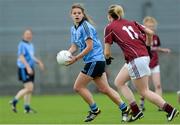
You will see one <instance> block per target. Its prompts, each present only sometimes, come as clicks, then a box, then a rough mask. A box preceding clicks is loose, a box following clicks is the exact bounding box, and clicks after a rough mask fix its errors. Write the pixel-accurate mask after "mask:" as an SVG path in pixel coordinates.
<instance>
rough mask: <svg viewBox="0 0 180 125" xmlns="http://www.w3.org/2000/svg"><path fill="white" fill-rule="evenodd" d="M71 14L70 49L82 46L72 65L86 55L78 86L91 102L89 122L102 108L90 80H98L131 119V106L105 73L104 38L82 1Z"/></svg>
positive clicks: (70, 62) (123, 113)
mask: <svg viewBox="0 0 180 125" xmlns="http://www.w3.org/2000/svg"><path fill="white" fill-rule="evenodd" d="M71 17H72V20H73V22H74V26H72V28H71V46H70V48H69V51H70V52H71V53H72V54H73V53H74V52H75V51H76V50H77V49H78V48H80V53H79V54H77V55H76V56H73V57H72V60H71V61H69V62H68V63H69V65H71V64H73V63H75V62H76V61H78V60H80V59H81V58H83V61H84V63H85V66H84V69H83V70H82V71H81V72H80V73H79V75H78V77H77V79H76V81H75V84H74V90H75V91H76V92H77V93H78V94H79V95H80V96H81V97H82V98H83V99H84V101H85V102H86V103H88V105H89V107H90V111H89V114H88V116H87V117H86V119H85V122H90V121H92V120H94V119H95V117H96V116H97V115H98V114H99V113H100V112H101V111H100V109H99V108H98V106H97V104H96V103H95V101H94V99H93V96H92V94H91V92H90V91H89V90H88V89H87V85H88V83H89V82H90V81H92V80H93V81H94V82H95V84H96V86H97V88H98V89H99V90H100V91H101V92H102V93H104V94H106V95H107V96H108V97H109V98H110V99H111V100H112V101H113V102H114V103H115V104H117V105H118V106H119V108H120V110H121V111H122V120H123V121H126V120H127V115H128V108H127V106H126V104H125V103H124V102H123V101H122V100H121V98H120V96H119V94H118V93H117V92H116V91H115V90H113V89H112V88H111V87H110V86H109V84H108V81H107V77H106V74H105V58H104V55H103V48H102V45H101V41H100V40H99V39H98V38H97V33H96V30H95V28H94V27H93V25H92V21H91V20H90V19H89V18H88V16H87V15H86V13H85V9H84V8H83V6H82V5H81V4H74V5H72V8H71Z"/></svg>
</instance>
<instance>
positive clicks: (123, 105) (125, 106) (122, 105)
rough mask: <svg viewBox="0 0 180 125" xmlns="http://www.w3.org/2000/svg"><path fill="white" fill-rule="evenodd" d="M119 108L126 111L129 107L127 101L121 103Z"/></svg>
mask: <svg viewBox="0 0 180 125" xmlns="http://www.w3.org/2000/svg"><path fill="white" fill-rule="evenodd" d="M119 109H120V110H121V111H122V112H124V111H126V109H127V105H126V103H124V102H123V103H120V104H119Z"/></svg>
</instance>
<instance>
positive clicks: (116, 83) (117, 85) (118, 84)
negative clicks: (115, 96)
mask: <svg viewBox="0 0 180 125" xmlns="http://www.w3.org/2000/svg"><path fill="white" fill-rule="evenodd" d="M114 85H115V86H116V87H117V88H119V87H120V86H121V84H120V82H119V81H118V80H117V79H115V80H114Z"/></svg>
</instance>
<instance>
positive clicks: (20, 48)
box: [18, 43, 26, 56]
mask: <svg viewBox="0 0 180 125" xmlns="http://www.w3.org/2000/svg"><path fill="white" fill-rule="evenodd" d="M25 52H26V51H25V46H24V45H23V44H22V43H20V44H19V45H18V56H20V55H25Z"/></svg>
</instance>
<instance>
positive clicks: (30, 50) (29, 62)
mask: <svg viewBox="0 0 180 125" xmlns="http://www.w3.org/2000/svg"><path fill="white" fill-rule="evenodd" d="M31 41H32V31H31V30H30V29H27V30H25V31H24V34H23V39H22V40H21V41H20V43H19V45H18V59H17V66H18V75H19V80H20V81H22V82H23V85H24V88H23V89H21V90H20V91H19V92H18V93H17V95H16V96H15V97H14V99H13V100H12V101H10V104H11V107H12V110H13V111H14V112H15V113H16V112H17V109H16V105H17V103H18V100H19V99H20V98H21V97H24V111H25V113H31V112H35V111H34V110H33V109H32V108H31V107H30V101H31V94H32V92H33V88H34V84H33V83H34V77H35V76H34V75H35V72H34V66H35V64H36V63H37V64H38V65H39V67H40V69H41V70H44V64H43V63H42V62H41V60H39V59H37V58H36V57H35V56H34V53H35V51H34V46H33V44H32V42H31Z"/></svg>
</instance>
